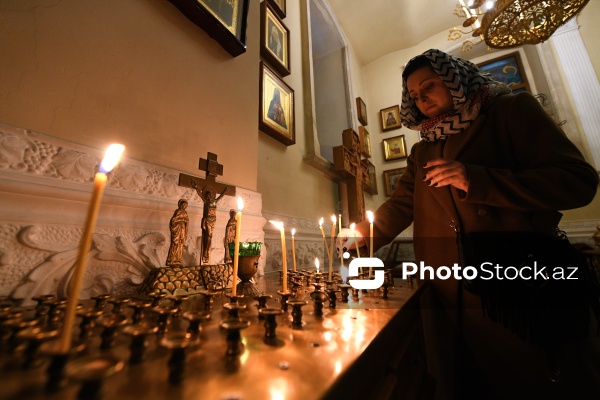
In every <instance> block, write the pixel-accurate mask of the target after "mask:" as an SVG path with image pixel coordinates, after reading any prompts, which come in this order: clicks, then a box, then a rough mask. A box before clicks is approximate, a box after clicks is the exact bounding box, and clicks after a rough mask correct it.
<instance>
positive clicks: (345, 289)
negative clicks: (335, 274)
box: [338, 283, 352, 303]
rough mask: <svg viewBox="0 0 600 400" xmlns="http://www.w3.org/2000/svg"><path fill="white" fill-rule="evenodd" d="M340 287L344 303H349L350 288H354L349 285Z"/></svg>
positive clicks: (343, 284) (345, 284)
mask: <svg viewBox="0 0 600 400" xmlns="http://www.w3.org/2000/svg"><path fill="white" fill-rule="evenodd" d="M338 287H339V288H340V290H341V291H342V303H347V302H348V297H349V296H350V288H352V286H351V285H348V284H347V283H342V284H340V285H338Z"/></svg>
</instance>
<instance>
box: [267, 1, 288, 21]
mask: <svg viewBox="0 0 600 400" xmlns="http://www.w3.org/2000/svg"><path fill="white" fill-rule="evenodd" d="M266 1H267V2H268V3H269V5H270V6H271V7H272V8H273V11H275V13H276V14H277V15H278V16H279V18H281V19H284V18H285V14H286V12H287V11H286V4H285V2H286V0H266Z"/></svg>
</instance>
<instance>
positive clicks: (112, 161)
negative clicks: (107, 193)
mask: <svg viewBox="0 0 600 400" xmlns="http://www.w3.org/2000/svg"><path fill="white" fill-rule="evenodd" d="M124 150H125V146H123V145H122V144H116V143H115V144H111V145H110V146H108V148H107V149H106V153H104V159H103V160H102V162H101V163H100V169H99V171H100V172H102V173H103V174H108V173H109V172H110V171H112V169H113V168H114V167H115V166H116V165H117V164H118V163H119V159H120V158H121V154H123V151H124Z"/></svg>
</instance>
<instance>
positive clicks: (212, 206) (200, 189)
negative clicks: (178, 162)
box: [179, 153, 235, 264]
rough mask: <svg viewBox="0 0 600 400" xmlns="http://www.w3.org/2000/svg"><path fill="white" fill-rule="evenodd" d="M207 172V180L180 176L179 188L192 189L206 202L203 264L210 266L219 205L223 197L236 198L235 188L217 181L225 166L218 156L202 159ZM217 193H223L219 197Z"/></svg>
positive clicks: (201, 164)
mask: <svg viewBox="0 0 600 400" xmlns="http://www.w3.org/2000/svg"><path fill="white" fill-rule="evenodd" d="M198 168H199V169H200V170H201V171H206V178H205V179H202V178H198V177H195V176H191V175H186V174H179V186H182V187H187V188H192V189H194V190H195V191H196V193H198V196H200V198H201V199H202V201H203V202H204V209H203V212H202V259H201V264H210V251H211V248H212V246H211V243H212V237H213V231H214V228H215V222H216V221H217V204H218V203H219V201H220V200H221V198H223V196H235V186H232V185H225V184H223V183H219V182H217V181H216V179H215V178H216V177H217V175H223V166H222V165H221V164H219V163H218V162H217V155H216V154H213V153H208V156H207V157H206V159H204V158H201V159H200V163H199V167H198ZM217 191H221V192H220V194H219V195H218V196H217Z"/></svg>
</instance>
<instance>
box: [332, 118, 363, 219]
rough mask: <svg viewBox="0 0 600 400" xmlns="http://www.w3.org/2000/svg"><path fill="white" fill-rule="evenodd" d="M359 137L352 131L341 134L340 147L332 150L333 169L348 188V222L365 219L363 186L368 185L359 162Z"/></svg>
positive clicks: (360, 150) (360, 151) (348, 130)
mask: <svg viewBox="0 0 600 400" xmlns="http://www.w3.org/2000/svg"><path fill="white" fill-rule="evenodd" d="M361 153H362V149H361V144H360V136H359V135H358V134H357V133H356V132H355V131H354V130H353V129H346V130H345V131H343V132H342V145H341V146H336V147H334V148H333V168H334V170H335V171H336V172H338V173H339V174H340V175H341V176H342V177H343V180H344V182H345V183H346V185H347V187H348V214H349V217H350V221H353V222H360V221H363V220H364V219H365V195H364V192H363V184H366V185H368V184H369V171H368V168H366V166H365V165H363V163H362V162H361Z"/></svg>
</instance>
